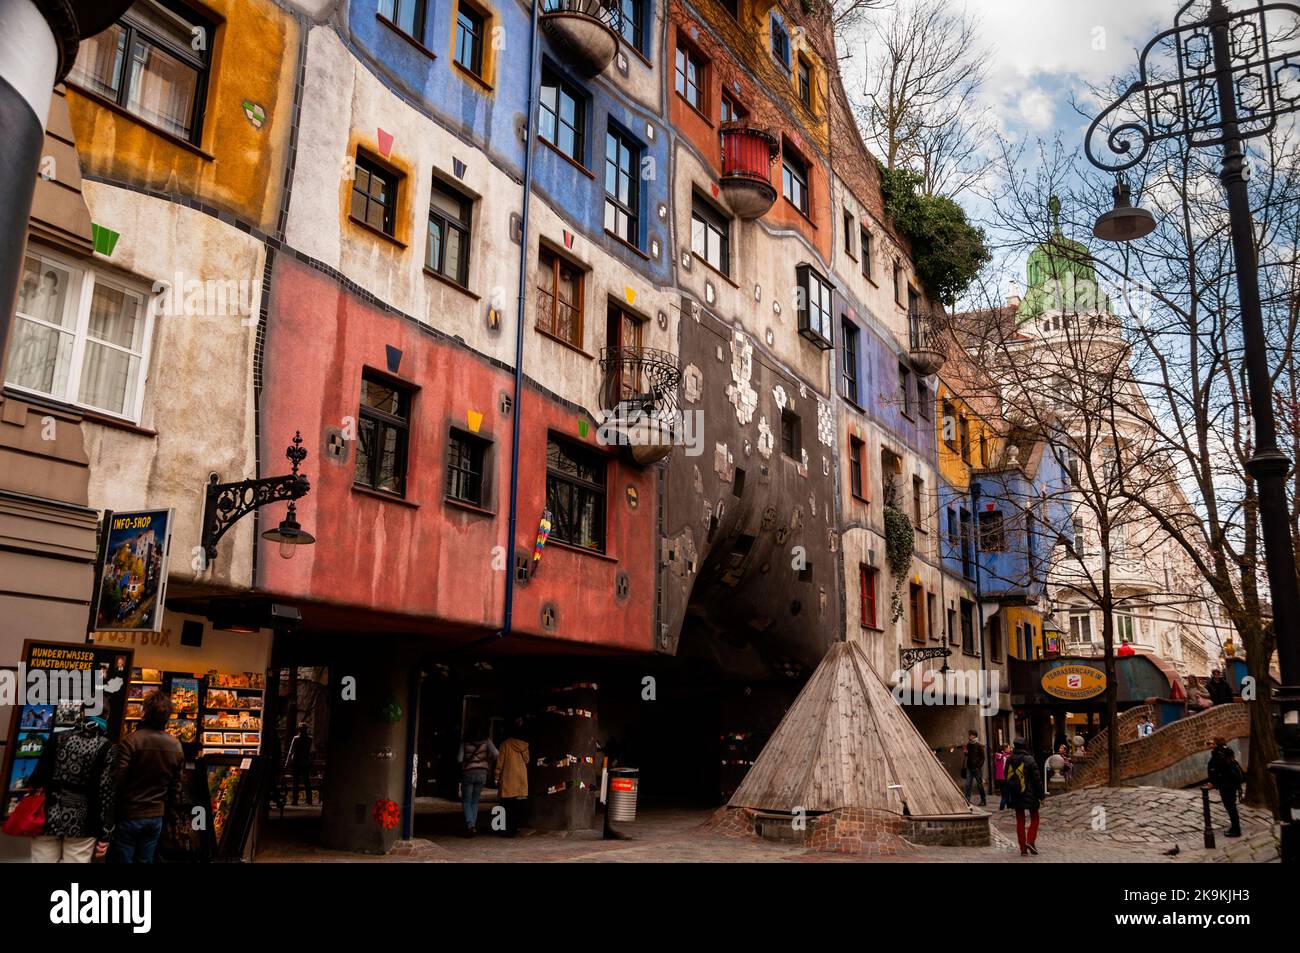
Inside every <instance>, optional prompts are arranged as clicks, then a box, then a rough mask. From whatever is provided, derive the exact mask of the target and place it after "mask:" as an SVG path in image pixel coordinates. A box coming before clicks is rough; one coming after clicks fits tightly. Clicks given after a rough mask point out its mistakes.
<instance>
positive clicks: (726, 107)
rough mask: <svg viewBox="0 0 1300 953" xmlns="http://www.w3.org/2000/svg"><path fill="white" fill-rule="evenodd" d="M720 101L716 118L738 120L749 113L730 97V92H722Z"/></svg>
mask: <svg viewBox="0 0 1300 953" xmlns="http://www.w3.org/2000/svg"><path fill="white" fill-rule="evenodd" d="M721 103H722V107H721V111H720V112H719V113H718V118H719V119H721V120H722V121H723V122H739V121H740V120H742V119H744V118H745V117H746V116H748V115H749V113H748V112H746V111H745V108H744V107H743V106H741V105H740V103H738V102H736V100H735V99H733V98H732V97H731V94H730V93H726V92H724V93H723V94H722V96H721Z"/></svg>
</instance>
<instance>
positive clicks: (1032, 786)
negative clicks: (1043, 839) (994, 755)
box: [1006, 738, 1045, 855]
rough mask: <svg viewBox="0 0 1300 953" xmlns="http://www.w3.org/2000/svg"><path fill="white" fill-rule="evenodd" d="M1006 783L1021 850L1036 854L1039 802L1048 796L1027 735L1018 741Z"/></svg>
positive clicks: (1022, 852)
mask: <svg viewBox="0 0 1300 953" xmlns="http://www.w3.org/2000/svg"><path fill="white" fill-rule="evenodd" d="M1006 784H1007V803H1008V804H1009V805H1010V806H1011V807H1012V808H1013V809H1014V810H1015V812H1016V840H1017V841H1018V842H1019V843H1020V853H1021V854H1022V855H1024V854H1037V853H1038V847H1037V841H1038V805H1039V804H1041V803H1042V801H1043V798H1044V796H1045V795H1044V793H1043V775H1042V772H1041V771H1040V770H1039V768H1038V762H1037V761H1035V760H1034V756H1033V755H1032V754H1030V753H1029V745H1027V744H1025V739H1024V738H1017V739H1016V741H1015V745H1014V750H1013V751H1012V752H1011V759H1010V760H1009V761H1008V762H1007V780H1006ZM1026 814H1028V815H1029V826H1028V829H1026V827H1025V815H1026Z"/></svg>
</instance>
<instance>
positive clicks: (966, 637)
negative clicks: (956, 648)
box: [960, 599, 976, 655]
mask: <svg viewBox="0 0 1300 953" xmlns="http://www.w3.org/2000/svg"><path fill="white" fill-rule="evenodd" d="M960 605H961V650H962V651H963V652H965V653H966V654H967V655H974V654H976V653H975V603H973V602H971V601H970V600H969V599H962V600H961V602H960Z"/></svg>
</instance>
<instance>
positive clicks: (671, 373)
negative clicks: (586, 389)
mask: <svg viewBox="0 0 1300 953" xmlns="http://www.w3.org/2000/svg"><path fill="white" fill-rule="evenodd" d="M600 368H601V371H602V372H603V375H604V379H603V381H602V383H601V394H600V406H601V408H602V409H603V410H607V411H610V412H611V414H612V415H613V416H614V417H615V418H616V419H618V420H621V421H631V422H635V421H636V420H638V419H645V418H649V419H653V420H669V419H671V418H672V417H674V416H675V415H676V413H677V387H678V385H679V384H680V383H681V379H682V373H681V368H680V365H679V363H678V360H677V356H676V355H674V354H670V353H669V352H667V351H660V350H657V349H655V348H649V347H606V348H602V349H601V352H600Z"/></svg>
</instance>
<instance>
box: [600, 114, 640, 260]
mask: <svg viewBox="0 0 1300 953" xmlns="http://www.w3.org/2000/svg"><path fill="white" fill-rule="evenodd" d="M640 164H641V146H640V144H639V143H638V142H637V141H636V140H635V139H633V138H632V137H631V136H628V135H627V134H626V133H624V132H622V131H621V130H619V129H616V128H615V127H614V126H612V125H611V126H610V127H609V130H608V131H607V132H606V133H605V230H606V231H608V232H611V233H613V234H614V235H617V236H618V237H619V238H621V239H623V241H625V242H627V243H628V244H629V245H639V242H638V239H639V237H640V217H639V216H638V214H637V210H638V207H639V204H640V200H641V196H640V188H639V185H640V182H639V180H638V175H639V172H640Z"/></svg>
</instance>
